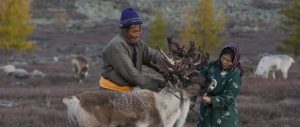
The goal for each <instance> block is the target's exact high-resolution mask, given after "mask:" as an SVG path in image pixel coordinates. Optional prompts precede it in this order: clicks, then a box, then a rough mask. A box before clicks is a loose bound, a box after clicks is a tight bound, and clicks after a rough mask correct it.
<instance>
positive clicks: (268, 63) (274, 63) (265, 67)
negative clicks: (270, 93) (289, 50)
mask: <svg viewBox="0 0 300 127" xmlns="http://www.w3.org/2000/svg"><path fill="white" fill-rule="evenodd" d="M294 62H295V61H294V59H293V58H291V57H289V56H288V55H269V56H264V57H262V58H261V60H260V61H259V63H258V65H257V68H256V71H255V74H256V75H259V76H263V77H264V78H268V76H269V72H271V73H272V76H273V79H276V76H275V71H281V73H282V75H283V78H284V79H287V77H288V70H289V68H290V67H291V65H292V63H294Z"/></svg>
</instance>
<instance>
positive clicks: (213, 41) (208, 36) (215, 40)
mask: <svg viewBox="0 0 300 127" xmlns="http://www.w3.org/2000/svg"><path fill="white" fill-rule="evenodd" d="M184 15H185V20H186V23H185V26H184V30H183V33H182V34H181V38H182V40H183V41H184V42H188V41H195V43H196V45H198V46H202V47H203V48H205V49H206V50H207V51H213V50H216V49H219V48H220V46H219V44H220V43H221V42H223V38H222V37H220V35H221V34H222V33H224V21H225V18H224V15H223V14H220V15H217V13H216V11H215V8H214V2H213V0H198V8H197V9H196V10H194V11H191V10H188V9H187V10H185V14H184ZM192 16H193V17H192Z"/></svg>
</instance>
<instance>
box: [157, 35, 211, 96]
mask: <svg viewBox="0 0 300 127" xmlns="http://www.w3.org/2000/svg"><path fill="white" fill-rule="evenodd" d="M167 40H168V47H169V50H170V53H169V55H167V54H166V53H165V52H163V51H162V50H161V49H160V52H161V53H162V55H163V56H164V61H163V62H161V63H159V64H154V66H156V67H157V68H158V69H159V70H160V72H161V73H162V75H163V76H164V78H165V80H166V81H167V82H170V83H169V84H170V85H169V86H168V87H171V88H172V89H174V90H179V91H181V90H183V89H188V90H189V89H190V90H192V91H191V93H193V94H196V93H195V92H198V93H197V94H196V95H201V94H202V95H203V94H204V93H205V92H206V91H207V90H208V88H209V84H210V83H211V80H210V79H208V78H207V77H205V76H204V75H202V74H201V73H199V72H197V70H199V69H201V68H203V67H204V66H205V65H206V64H207V61H208V59H209V55H208V53H207V52H205V51H204V50H202V49H201V48H200V47H199V48H198V49H197V48H196V47H195V45H194V42H192V41H191V42H190V43H189V45H188V46H185V45H183V46H180V44H179V43H178V42H175V41H173V40H172V38H168V39H167ZM196 87H197V88H196Z"/></svg>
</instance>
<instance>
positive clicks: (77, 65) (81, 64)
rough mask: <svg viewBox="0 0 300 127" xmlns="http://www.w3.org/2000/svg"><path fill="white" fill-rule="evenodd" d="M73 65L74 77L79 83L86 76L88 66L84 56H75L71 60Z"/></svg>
mask: <svg viewBox="0 0 300 127" xmlns="http://www.w3.org/2000/svg"><path fill="white" fill-rule="evenodd" d="M71 62H72V65H73V67H74V68H73V72H74V76H75V77H76V78H77V79H78V81H79V82H80V83H81V82H83V79H84V78H85V77H86V76H87V75H88V69H89V64H88V61H87V59H86V58H85V57H84V56H80V55H75V56H74V58H73V59H72V60H71Z"/></svg>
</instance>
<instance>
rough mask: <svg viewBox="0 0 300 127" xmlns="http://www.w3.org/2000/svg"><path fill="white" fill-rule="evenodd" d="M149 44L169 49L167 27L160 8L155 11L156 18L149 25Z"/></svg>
mask: <svg viewBox="0 0 300 127" xmlns="http://www.w3.org/2000/svg"><path fill="white" fill-rule="evenodd" d="M149 32H150V33H149V45H150V47H153V48H156V47H159V48H161V49H162V50H167V38H166V37H167V28H166V23H165V20H164V18H163V17H162V15H161V13H160V11H159V10H157V11H156V13H155V20H154V21H153V22H152V23H151V24H150V25H149Z"/></svg>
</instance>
